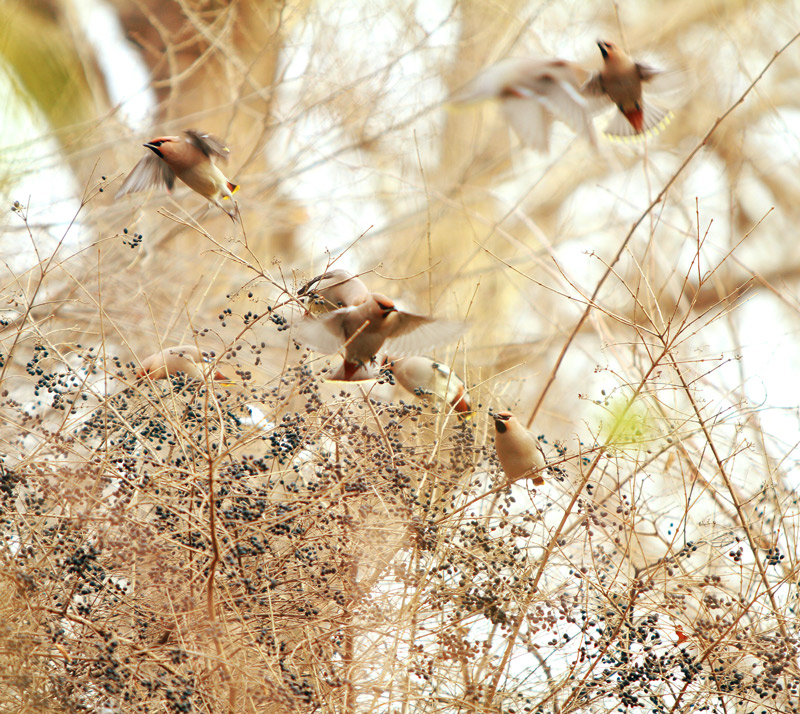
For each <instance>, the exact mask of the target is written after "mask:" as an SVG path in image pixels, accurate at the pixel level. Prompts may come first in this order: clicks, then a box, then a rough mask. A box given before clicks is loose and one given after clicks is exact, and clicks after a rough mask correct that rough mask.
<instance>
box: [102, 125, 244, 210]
mask: <svg viewBox="0 0 800 714" xmlns="http://www.w3.org/2000/svg"><path fill="white" fill-rule="evenodd" d="M183 133H184V134H185V135H186V138H185V139H184V138H181V137H180V136H162V137H159V138H157V139H153V140H152V141H148V142H147V143H146V144H144V146H145V147H146V148H148V149H149V150H150V151H151V152H152V153H150V154H148V155H147V156H145V157H144V158H143V159H142V160H141V161H139V163H138V164H136V166H134V167H133V170H132V171H131V172H130V173H129V174H128V177H127V178H126V179H125V181H124V182H123V184H122V186H121V187H120V189H119V191H117V196H116V197H117V198H119V197H120V196H124V195H125V194H128V193H134V192H136V191H142V190H144V189H147V188H150V187H151V186H153V187H160V186H164V187H166V189H167V191H171V190H172V187H173V186H174V185H175V179H176V177H177V178H179V179H180V180H181V181H183V183H185V184H186V185H187V186H188V187H189V188H191V189H192V190H193V191H196V192H197V193H199V194H200V195H201V196H203V198H205V199H207V200H208V201H210V202H211V203H213V204H214V205H215V206H217V207H218V208H220V209H222V210H223V211H224V212H225V213H227V214H228V215H229V216H230V217H231V219H233V220H236V212H237V209H236V205H235V204H234V201H233V194H234V193H235V192H236V191H237V190H238V188H239V186H238V185H236V184H235V183H233V182H232V181H229V180H228V179H227V178H226V176H225V174H223V173H222V171H220V170H219V167H218V166H217V165H216V164H215V163H214V158H215V157H216V158H219V159H227V158H228V155H229V154H230V149H228V147H227V146H225V145H224V144H223V143H222V142H221V141H220V140H219V139H216V138H214V137H213V136H211V135H210V134H203V133H201V132H199V131H196V130H195V129H187V130H186V131H184V132H183ZM223 201H227V203H223Z"/></svg>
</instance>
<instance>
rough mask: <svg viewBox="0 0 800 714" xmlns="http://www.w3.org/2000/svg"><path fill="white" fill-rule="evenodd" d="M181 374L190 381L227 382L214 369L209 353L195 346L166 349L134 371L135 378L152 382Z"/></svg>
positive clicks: (224, 377)
mask: <svg viewBox="0 0 800 714" xmlns="http://www.w3.org/2000/svg"><path fill="white" fill-rule="evenodd" d="M178 372H183V373H184V374H185V375H186V376H187V377H189V378H191V379H206V377H210V378H211V379H215V380H219V381H223V382H225V381H229V380H228V378H227V377H226V376H225V375H224V374H222V372H220V371H219V370H218V369H217V368H216V367H214V364H213V361H212V359H211V356H210V353H208V352H204V351H202V350H200V349H198V348H197V347H196V346H195V345H179V346H177V347H168V348H167V349H165V350H161V352H156V353H155V354H152V355H150V356H149V357H145V358H144V359H143V360H142V363H141V367H140V368H139V369H138V370H137V371H136V377H137V378H138V379H143V378H144V377H149V378H150V379H152V380H157V379H168V378H169V377H170V376H171V375H176V374H178Z"/></svg>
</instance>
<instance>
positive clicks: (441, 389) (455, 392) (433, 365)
mask: <svg viewBox="0 0 800 714" xmlns="http://www.w3.org/2000/svg"><path fill="white" fill-rule="evenodd" d="M383 369H384V370H386V371H389V372H391V373H392V374H393V375H394V377H395V379H396V380H397V382H398V384H400V385H401V386H402V387H403V388H404V389H407V390H408V391H409V392H411V393H412V394H416V395H417V396H421V397H435V398H436V399H443V400H444V401H445V402H447V403H448V404H449V405H450V406H451V407H453V409H454V410H455V411H457V412H459V413H460V414H469V413H470V411H471V410H472V407H471V404H470V400H469V393H468V392H467V388H466V385H465V384H464V382H463V380H462V379H461V378H460V377H459V376H458V375H457V374H456V373H455V372H453V371H452V370H450V368H449V367H447V365H444V364H442V363H441V362H437V361H436V360H432V359H431V358H430V357H421V356H418V355H414V356H411V357H400V358H391V359H390V358H389V357H387V358H386V359H385V360H384V363H383Z"/></svg>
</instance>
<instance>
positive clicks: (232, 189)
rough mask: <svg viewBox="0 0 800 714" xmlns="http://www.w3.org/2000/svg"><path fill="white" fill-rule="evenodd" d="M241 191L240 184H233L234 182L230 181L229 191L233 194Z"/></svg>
mask: <svg viewBox="0 0 800 714" xmlns="http://www.w3.org/2000/svg"><path fill="white" fill-rule="evenodd" d="M238 190H239V184H238V183H233V182H232V181H228V191H230V192H231V193H236V192H237V191H238Z"/></svg>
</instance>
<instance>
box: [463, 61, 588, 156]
mask: <svg viewBox="0 0 800 714" xmlns="http://www.w3.org/2000/svg"><path fill="white" fill-rule="evenodd" d="M588 76H589V73H588V72H587V71H586V70H584V69H583V68H581V67H579V66H578V65H576V64H574V63H572V62H568V61H567V60H562V59H545V58H536V57H528V58H516V59H505V60H502V61H501V62H498V63H497V64H494V65H492V66H490V67H487V68H486V69H484V70H483V71H482V72H481V73H480V74H478V75H477V76H476V77H475V78H474V79H473V80H472V81H471V82H470V83H469V84H467V86H466V87H465V88H464V89H463V90H462V91H461V92H459V93H458V94H456V95H455V96H454V97H453V100H452V101H454V102H457V103H461V102H475V101H481V100H485V99H498V100H499V101H500V105H501V108H502V111H503V114H504V115H505V117H506V119H507V120H508V123H509V124H511V126H512V127H513V129H514V131H515V132H516V133H517V136H519V139H520V141H521V142H522V143H523V144H525V145H527V146H530V147H532V148H534V149H537V150H538V151H547V149H548V147H549V144H550V125H551V124H552V122H553V119H559V120H561V121H563V122H564V123H565V124H567V125H568V126H569V127H570V128H571V129H573V131H575V132H576V133H578V134H583V135H585V136H586V138H587V139H588V140H589V142H590V143H591V144H592V146H596V145H597V140H596V138H595V133H594V127H593V126H592V119H591V112H590V104H589V102H588V101H587V100H586V98H585V97H584V96H583V95H582V94H581V91H580V90H581V86H582V85H583V84H584V82H585V81H586V80H587V78H588Z"/></svg>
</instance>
